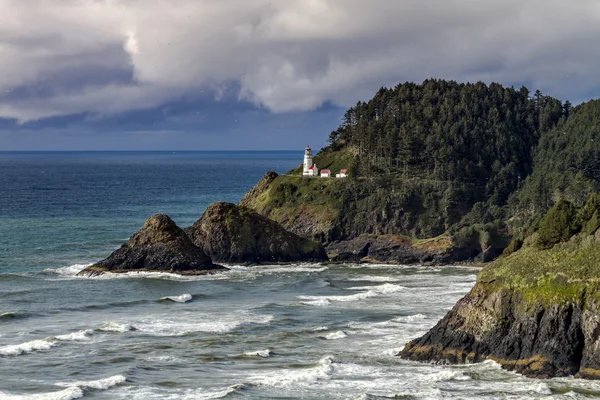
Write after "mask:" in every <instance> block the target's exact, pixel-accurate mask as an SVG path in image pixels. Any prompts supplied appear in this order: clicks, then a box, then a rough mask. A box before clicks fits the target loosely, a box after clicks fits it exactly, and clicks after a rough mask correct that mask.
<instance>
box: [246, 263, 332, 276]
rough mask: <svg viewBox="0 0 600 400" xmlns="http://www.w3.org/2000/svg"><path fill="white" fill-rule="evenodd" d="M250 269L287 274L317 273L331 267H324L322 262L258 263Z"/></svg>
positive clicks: (262, 272) (264, 272) (257, 271)
mask: <svg viewBox="0 0 600 400" xmlns="http://www.w3.org/2000/svg"><path fill="white" fill-rule="evenodd" d="M249 270H251V271H252V272H256V273H261V274H281V273H284V274H287V273H300V272H309V273H311V272H313V273H315V272H325V271H327V270H329V267H324V266H323V265H320V264H290V265H258V266H255V267H252V268H251V269H249Z"/></svg>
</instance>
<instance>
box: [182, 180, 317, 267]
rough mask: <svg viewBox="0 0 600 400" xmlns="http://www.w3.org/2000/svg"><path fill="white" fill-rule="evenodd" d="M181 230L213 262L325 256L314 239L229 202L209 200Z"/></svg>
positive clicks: (312, 259)
mask: <svg viewBox="0 0 600 400" xmlns="http://www.w3.org/2000/svg"><path fill="white" fill-rule="evenodd" d="M265 179H266V178H265ZM185 231H186V233H187V234H188V235H189V237H190V238H191V239H192V241H193V242H194V243H195V244H196V245H197V246H198V247H200V248H202V249H203V250H204V251H205V252H206V253H207V254H208V255H209V256H210V257H212V259H213V260H215V261H217V262H224V263H251V264H257V263H278V262H319V261H326V260H327V254H326V253H325V250H324V249H323V247H322V246H321V245H320V244H318V243H317V242H314V241H312V240H310V239H306V238H302V237H300V236H298V235H295V234H293V233H291V232H288V231H287V230H285V229H284V228H282V227H281V226H280V225H279V224H277V223H276V222H273V221H271V220H269V219H268V218H266V217H264V216H262V215H260V214H258V213H256V212H255V211H253V210H251V209H249V208H246V207H243V206H236V205H235V204H231V203H224V202H218V203H213V204H211V205H210V206H209V207H208V208H207V209H206V211H205V212H204V214H203V215H202V217H200V219H199V220H198V221H196V222H195V223H194V224H193V225H192V226H191V227H189V228H186V230H185Z"/></svg>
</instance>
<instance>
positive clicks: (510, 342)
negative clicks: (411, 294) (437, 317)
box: [400, 233, 600, 379]
mask: <svg viewBox="0 0 600 400" xmlns="http://www.w3.org/2000/svg"><path fill="white" fill-rule="evenodd" d="M598 259H600V234H598V233H596V234H591V235H590V234H587V233H580V234H577V235H575V236H573V237H572V238H571V239H570V240H568V241H567V242H565V243H560V244H557V245H555V246H554V247H553V248H550V249H540V248H538V247H536V246H535V245H529V246H527V245H526V246H525V247H524V248H523V249H521V250H519V251H517V252H516V253H514V254H511V255H508V256H506V257H502V258H500V259H499V260H497V261H495V262H493V263H491V264H490V265H488V266H486V267H485V268H484V269H483V270H482V271H481V272H480V274H479V275H478V278H477V283H476V285H475V286H474V288H473V289H472V290H471V291H470V292H469V294H467V296H465V297H464V298H463V299H461V300H460V301H459V302H458V303H457V304H456V305H455V306H454V308H453V309H452V310H451V311H450V312H449V313H448V314H447V315H446V316H445V317H444V318H443V319H442V320H441V321H440V322H438V324H437V325H436V326H435V327H433V328H432V329H431V330H430V331H429V332H428V333H426V334H425V335H424V336H423V337H421V338H418V339H415V340H413V341H412V342H410V343H408V344H407V345H406V346H405V347H404V349H403V350H402V351H401V353H400V356H401V357H403V358H406V359H411V360H416V361H425V362H441V363H467V362H478V361H482V360H485V359H490V360H494V361H497V362H498V363H500V364H501V365H502V366H503V367H504V368H506V369H509V370H514V371H516V372H519V373H522V374H524V375H527V376H532V377H538V378H548V377H556V376H569V375H576V376H578V377H582V378H594V379H598V378H600V286H599V284H600V266H599V265H598V261H597V260H598Z"/></svg>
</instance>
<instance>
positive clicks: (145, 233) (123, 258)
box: [78, 214, 225, 276]
mask: <svg viewBox="0 0 600 400" xmlns="http://www.w3.org/2000/svg"><path fill="white" fill-rule="evenodd" d="M224 269H225V268H224V267H221V266H219V265H215V264H213V262H212V260H211V259H210V257H209V256H207V255H206V253H204V252H203V251H202V250H201V249H200V248H198V247H197V246H196V245H194V244H193V243H192V241H191V240H190V238H189V237H187V235H186V234H185V232H184V231H183V230H182V229H181V228H179V227H178V226H177V225H176V224H175V222H173V220H172V219H171V218H169V217H168V216H167V215H164V214H156V215H153V216H151V217H150V218H148V220H147V221H146V223H145V224H144V227H143V228H142V229H140V230H139V231H137V232H136V233H134V234H133V236H131V238H129V240H128V241H127V243H125V244H124V245H122V246H121V247H120V248H119V249H118V250H116V251H115V252H113V253H112V254H111V255H110V256H109V257H108V258H107V259H105V260H102V261H100V262H99V263H97V264H94V265H92V266H89V267H87V268H85V269H84V270H83V271H81V272H80V273H79V274H78V275H88V276H89V275H100V274H103V273H104V272H116V273H119V272H132V271H155V272H170V273H176V274H182V275H195V274H205V273H208V272H211V271H217V270H224Z"/></svg>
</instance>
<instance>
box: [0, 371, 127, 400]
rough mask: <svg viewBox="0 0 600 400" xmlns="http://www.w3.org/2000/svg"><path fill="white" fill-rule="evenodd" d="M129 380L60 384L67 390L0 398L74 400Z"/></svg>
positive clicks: (2, 394)
mask: <svg viewBox="0 0 600 400" xmlns="http://www.w3.org/2000/svg"><path fill="white" fill-rule="evenodd" d="M126 380H127V378H125V377H124V376H123V375H115V376H111V377H109V378H105V379H99V380H95V381H81V382H58V383H56V384H55V385H56V386H62V387H65V388H66V389H63V390H60V391H56V392H46V393H35V394H13V393H7V392H0V398H2V399H5V400H72V399H78V398H81V397H83V396H84V393H85V391H86V390H90V389H93V390H108V389H110V388H112V387H114V386H117V385H119V384H121V383H125V381H126Z"/></svg>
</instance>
